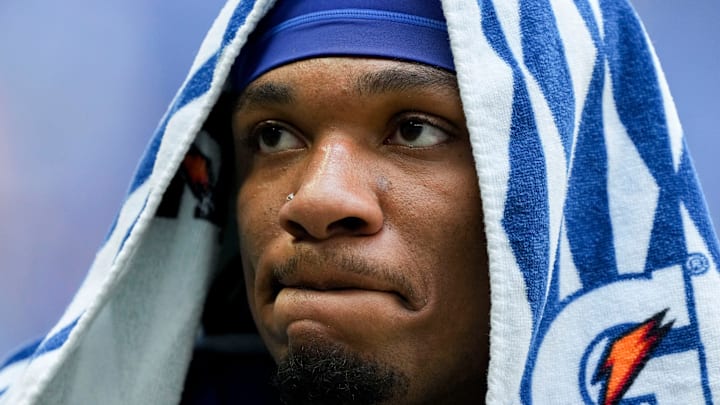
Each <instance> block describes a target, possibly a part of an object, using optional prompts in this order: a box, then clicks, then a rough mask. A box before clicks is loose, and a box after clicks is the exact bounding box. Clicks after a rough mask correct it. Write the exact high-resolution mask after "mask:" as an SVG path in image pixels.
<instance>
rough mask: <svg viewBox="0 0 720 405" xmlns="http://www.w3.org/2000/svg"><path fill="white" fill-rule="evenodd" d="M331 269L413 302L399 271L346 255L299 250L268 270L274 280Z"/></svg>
mask: <svg viewBox="0 0 720 405" xmlns="http://www.w3.org/2000/svg"><path fill="white" fill-rule="evenodd" d="M318 268H330V269H332V270H330V271H333V272H336V273H339V274H342V273H346V274H353V275H357V276H362V277H366V278H371V279H375V280H380V281H382V282H384V283H386V284H389V285H391V286H393V287H395V288H397V289H398V290H400V291H402V292H403V293H404V294H406V295H407V297H406V298H407V299H408V300H410V301H413V300H414V299H415V298H416V297H417V293H416V290H415V288H414V287H413V284H412V283H411V282H410V280H409V279H408V278H407V277H406V275H405V272H404V271H403V269H402V268H397V267H392V266H389V265H387V264H385V263H379V262H377V261H374V260H370V259H368V258H366V257H363V256H360V255H358V254H356V253H352V252H348V251H338V250H333V251H326V252H319V251H317V250H314V249H309V248H307V249H298V250H297V251H296V253H295V254H293V255H292V256H290V257H289V258H288V259H287V260H285V261H283V262H279V263H275V264H274V265H272V266H271V267H270V270H271V272H272V276H273V279H275V280H283V279H285V278H288V277H292V276H293V275H295V274H296V273H297V272H298V271H300V270H301V269H318Z"/></svg>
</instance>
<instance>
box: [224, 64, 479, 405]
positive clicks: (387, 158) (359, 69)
mask: <svg viewBox="0 0 720 405" xmlns="http://www.w3.org/2000/svg"><path fill="white" fill-rule="evenodd" d="M233 132H234V136H235V142H236V145H237V156H238V159H239V161H240V162H241V163H240V167H239V171H240V178H241V183H240V184H241V185H240V190H239V193H238V199H237V218H238V229H239V233H240V235H241V236H240V238H241V242H240V249H241V255H242V259H243V268H244V272H245V280H246V284H247V294H248V300H249V303H250V309H251V311H252V314H253V316H254V319H255V322H256V324H257V326H258V329H259V331H260V334H261V336H262V338H263V340H264V341H265V344H266V345H267V347H268V348H269V350H270V352H271V354H272V356H273V357H274V358H275V360H276V361H277V362H278V363H279V364H280V373H279V378H278V379H279V380H280V381H279V383H278V384H280V385H281V390H283V389H287V391H288V392H289V394H288V395H291V396H292V395H299V396H307V397H311V398H313V399H312V400H311V401H310V402H311V403H325V402H327V403H355V402H353V401H357V402H358V403H362V402H365V403H375V402H383V401H385V402H387V403H393V404H401V403H436V404H437V403H444V402H445V401H446V400H447V403H461V402H463V401H468V402H471V403H478V401H479V400H480V399H481V398H482V396H483V395H484V383H483V381H484V380H485V370H486V363H487V334H488V325H487V324H488V322H487V317H488V312H489V295H488V287H487V265H486V263H487V258H486V253H485V250H486V249H485V240H484V234H483V231H482V229H483V221H482V214H481V202H480V197H479V191H478V186H477V177H476V174H475V171H474V168H473V158H472V154H471V149H470V143H469V140H468V133H467V129H466V124H465V118H464V115H463V111H462V108H461V102H460V98H459V94H458V90H457V84H456V81H455V78H454V76H453V75H451V74H449V73H447V72H444V71H441V70H438V69H434V68H430V67H427V66H423V65H417V64H411V63H405V62H398V61H390V60H379V59H360V58H320V59H311V60H306V61H301V62H296V63H293V64H290V65H286V66H283V67H280V68H277V69H275V70H272V71H270V72H268V73H266V74H264V75H263V76H261V77H260V78H258V79H257V80H255V81H254V82H253V83H251V84H250V85H249V86H248V87H247V88H246V89H245V91H244V92H243V94H242V95H241V96H240V99H239V101H238V106H237V110H236V111H235V114H234V116H233ZM290 194H292V198H290V197H288V195H290ZM363 384H365V385H368V386H363ZM282 385H285V387H284V388H283V387H282ZM298 386H299V387H300V388H298ZM293 387H294V388H293ZM303 390H304V391H303ZM301 391H302V392H301ZM333 396H335V397H333ZM324 397H327V398H324ZM295 400H298V399H297V398H295ZM323 401H325V402H323Z"/></svg>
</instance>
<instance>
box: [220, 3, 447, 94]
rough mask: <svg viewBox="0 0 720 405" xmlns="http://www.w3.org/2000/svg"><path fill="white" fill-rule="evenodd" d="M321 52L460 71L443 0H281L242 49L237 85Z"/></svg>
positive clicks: (238, 87) (235, 74)
mask: <svg viewBox="0 0 720 405" xmlns="http://www.w3.org/2000/svg"><path fill="white" fill-rule="evenodd" d="M322 56H366V57H376V58H384V59H398V60H407V61H413V62H419V63H424V64H427V65H431V66H436V67H439V68H442V69H446V70H449V71H455V65H454V64H453V59H452V53H451V52H450V43H449V40H448V34H447V26H446V25H445V17H444V16H443V13H442V8H441V7H440V1H439V0H430V1H427V0H425V1H409V0H404V1H397V0H396V1H391V0H304V1H302V0H285V1H283V0H279V1H278V2H277V4H276V5H275V6H274V7H273V9H272V10H270V12H269V13H268V15H267V16H265V18H263V20H262V21H261V22H260V24H259V25H258V28H257V29H256V30H255V32H253V34H252V35H251V36H250V38H249V39H248V43H247V44H246V46H245V47H244V48H243V50H242V51H241V52H240V56H238V58H237V60H236V62H235V66H234V67H233V72H232V76H231V77H232V80H233V88H234V89H235V90H237V91H239V90H242V89H243V88H245V86H247V84H248V83H250V82H252V81H253V80H255V79H257V78H258V77H259V76H261V75H262V74H263V73H266V72H268V71H269V70H272V69H274V68H276V67H279V66H282V65H285V64H288V63H291V62H295V61H299V60H302V59H309V58H316V57H322Z"/></svg>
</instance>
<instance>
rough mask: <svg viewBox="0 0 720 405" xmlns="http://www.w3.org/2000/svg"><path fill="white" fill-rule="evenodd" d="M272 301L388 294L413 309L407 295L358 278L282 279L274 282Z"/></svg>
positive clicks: (376, 282)
mask: <svg viewBox="0 0 720 405" xmlns="http://www.w3.org/2000/svg"><path fill="white" fill-rule="evenodd" d="M271 288H272V300H273V301H276V300H277V298H278V296H279V295H280V294H281V293H286V294H287V293H293V294H297V293H300V294H303V295H305V296H316V297H318V298H320V299H322V297H323V296H333V297H339V296H343V295H344V296H347V297H351V296H355V295H357V294H363V293H372V294H377V293H380V294H387V295H390V296H392V297H393V298H394V299H395V300H396V301H397V302H398V303H400V304H401V305H402V306H403V307H405V308H406V309H413V305H412V303H411V301H410V300H409V299H408V297H407V294H405V293H402V292H401V291H399V290H398V289H396V288H393V287H392V286H389V285H386V283H383V282H380V281H375V280H368V279H358V277H341V278H338V277H321V278H309V277H282V278H273V280H272V286H271Z"/></svg>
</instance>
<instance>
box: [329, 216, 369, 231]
mask: <svg viewBox="0 0 720 405" xmlns="http://www.w3.org/2000/svg"><path fill="white" fill-rule="evenodd" d="M366 226H367V222H366V221H365V220H363V219H361V218H358V217H345V218H343V219H339V220H337V221H335V222H333V223H332V224H330V226H328V233H334V232H335V231H345V232H351V233H354V232H358V231H360V230H362V229H363V228H365V227H366Z"/></svg>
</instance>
